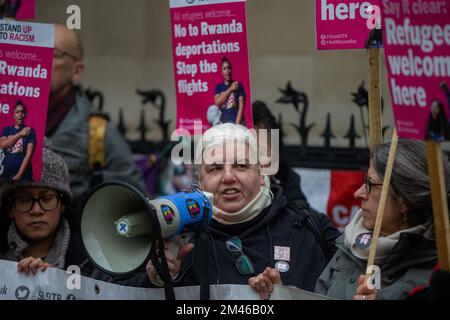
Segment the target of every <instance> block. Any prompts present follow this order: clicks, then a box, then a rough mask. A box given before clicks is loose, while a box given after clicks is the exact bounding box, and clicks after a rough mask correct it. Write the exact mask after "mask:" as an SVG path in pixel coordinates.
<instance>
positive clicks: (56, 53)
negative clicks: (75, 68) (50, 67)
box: [53, 47, 80, 61]
mask: <svg viewBox="0 0 450 320" xmlns="http://www.w3.org/2000/svg"><path fill="white" fill-rule="evenodd" d="M64 56H68V57H69V58H72V59H73V60H75V61H78V60H80V58H79V57H77V56H76V55H74V54H71V53H69V52H67V51H64V50H62V49H60V48H56V47H55V48H54V49H53V57H54V58H58V59H61V58H62V57H64Z"/></svg>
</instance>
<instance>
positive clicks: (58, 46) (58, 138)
mask: <svg viewBox="0 0 450 320" xmlns="http://www.w3.org/2000/svg"><path fill="white" fill-rule="evenodd" d="M83 71H84V63H83V46H82V43H81V39H80V38H79V36H78V35H77V34H76V33H75V32H74V31H70V30H69V29H67V28H66V27H65V26H63V25H55V49H54V59H53V70H52V81H51V89H50V99H49V106H48V113H47V127H46V136H47V137H49V138H50V139H51V142H52V147H51V148H52V149H53V150H54V151H55V152H56V153H58V154H60V155H61V156H62V157H63V158H64V161H65V162H66V163H67V166H68V168H69V173H70V186H71V189H72V192H73V196H74V199H73V202H74V203H73V208H74V212H73V213H74V218H75V219H77V217H78V215H79V213H80V212H81V209H82V205H83V203H84V201H85V199H86V196H87V195H88V193H89V192H90V190H91V189H92V185H93V184H94V183H92V182H93V179H94V177H93V170H92V168H91V167H90V165H89V156H88V146H89V142H90V140H89V139H90V138H89V119H90V116H91V115H92V114H93V113H94V112H95V110H93V107H92V106H91V104H90V102H89V100H88V99H87V97H86V95H85V94H84V93H83V90H81V88H80V82H81V78H82V75H83ZM103 146H104V147H103V152H104V164H102V166H101V168H100V170H97V171H100V173H101V176H102V179H101V180H103V181H104V182H107V181H111V180H120V181H123V182H127V183H130V184H131V185H133V186H134V187H136V188H138V189H139V190H141V191H143V192H145V186H144V184H143V181H142V177H141V175H140V173H139V171H138V168H137V166H136V164H135V163H134V160H133V157H132V153H131V150H130V148H129V146H128V144H127V143H126V141H125V140H124V138H123V137H122V135H121V134H120V132H119V131H118V130H117V129H116V128H115V127H114V126H112V125H111V124H110V123H109V122H108V123H106V127H105V135H104V143H103ZM97 173H98V172H97Z"/></svg>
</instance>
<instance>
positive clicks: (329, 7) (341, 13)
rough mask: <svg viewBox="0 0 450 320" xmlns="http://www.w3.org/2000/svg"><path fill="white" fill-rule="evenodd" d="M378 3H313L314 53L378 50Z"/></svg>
mask: <svg viewBox="0 0 450 320" xmlns="http://www.w3.org/2000/svg"><path fill="white" fill-rule="evenodd" d="M380 3H381V0H370V1H361V0H360V1H358V0H353V1H352V0H316V42H317V49H318V50H346V49H364V48H367V47H370V48H380V47H381V46H382V42H381V30H380V29H379V26H378V27H377V21H379V20H378V19H379V17H380Z"/></svg>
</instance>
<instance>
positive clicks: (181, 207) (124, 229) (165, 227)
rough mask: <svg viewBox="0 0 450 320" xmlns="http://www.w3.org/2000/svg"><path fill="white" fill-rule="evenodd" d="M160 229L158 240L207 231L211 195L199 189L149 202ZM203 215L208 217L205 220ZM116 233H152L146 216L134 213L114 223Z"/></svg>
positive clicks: (125, 234) (123, 234) (131, 234)
mask: <svg viewBox="0 0 450 320" xmlns="http://www.w3.org/2000/svg"><path fill="white" fill-rule="evenodd" d="M148 202H149V204H150V205H151V207H152V209H153V210H154V213H155V214H156V217H157V218H158V221H159V225H160V228H161V237H162V238H163V239H168V238H171V237H174V236H177V235H180V234H184V233H192V232H200V231H203V230H206V228H207V227H208V225H207V222H208V221H210V220H211V215H212V205H211V202H212V194H211V193H208V192H202V191H201V190H200V189H199V188H198V187H193V188H191V189H189V190H186V191H183V192H180V193H176V194H173V195H169V196H164V197H160V198H157V199H153V200H148ZM205 214H206V215H208V217H207V220H205ZM115 225H116V230H117V234H118V235H120V236H124V237H136V236H141V235H144V234H148V233H150V232H151V223H150V221H149V220H148V218H147V213H146V212H144V211H142V212H137V213H132V214H129V215H125V216H123V217H121V218H120V219H119V220H117V221H116V222H115Z"/></svg>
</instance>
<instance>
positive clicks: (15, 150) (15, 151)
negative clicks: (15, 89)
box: [0, 100, 36, 181]
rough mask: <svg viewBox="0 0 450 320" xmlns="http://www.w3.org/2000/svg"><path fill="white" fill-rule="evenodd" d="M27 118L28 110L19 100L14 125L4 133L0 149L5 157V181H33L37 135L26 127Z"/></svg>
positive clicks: (0, 141)
mask: <svg viewBox="0 0 450 320" xmlns="http://www.w3.org/2000/svg"><path fill="white" fill-rule="evenodd" d="M26 116H27V109H26V107H25V105H24V103H23V102H22V100H18V101H17V102H16V105H15V106H14V114H13V118H14V125H13V126H8V127H6V128H4V129H3V131H2V136H1V138H0V148H2V149H3V152H4V155H5V159H4V160H3V173H2V178H3V179H5V180H13V181H19V180H22V179H23V180H28V181H29V180H32V179H33V170H32V165H31V158H32V156H33V152H34V150H35V148H36V133H35V131H34V129H33V128H30V127H27V126H26V125H25V118H26Z"/></svg>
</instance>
